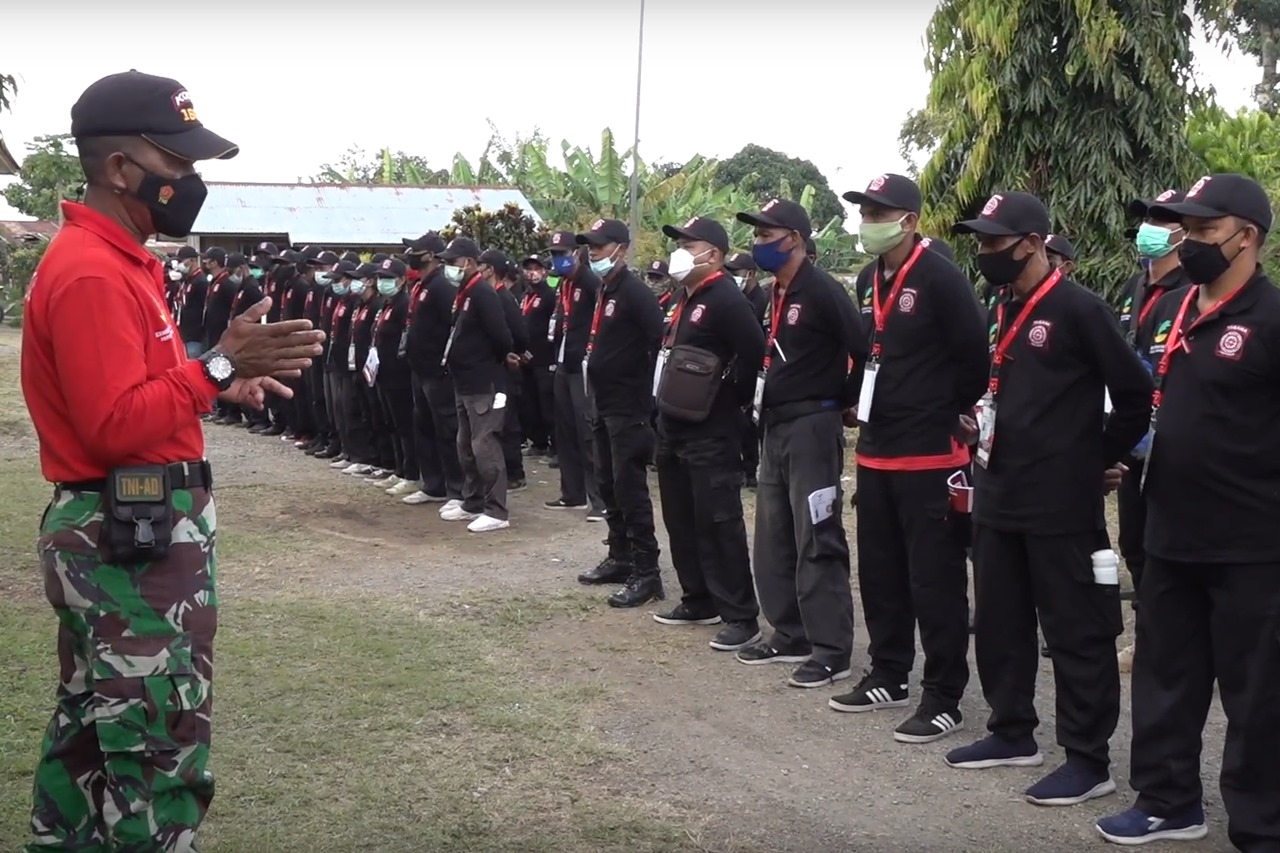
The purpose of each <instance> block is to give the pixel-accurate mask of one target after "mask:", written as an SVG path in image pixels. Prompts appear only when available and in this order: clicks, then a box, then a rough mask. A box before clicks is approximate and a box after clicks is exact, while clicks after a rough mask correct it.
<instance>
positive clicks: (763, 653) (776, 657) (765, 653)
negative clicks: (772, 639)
mask: <svg viewBox="0 0 1280 853" xmlns="http://www.w3.org/2000/svg"><path fill="white" fill-rule="evenodd" d="M735 657H736V658H737V659H738V663H745V664H746V665H747V666H757V665H758V664H763V663H804V662H805V661H807V660H808V659H809V652H808V651H807V650H806V651H800V650H793V651H787V650H785V649H775V648H774V647H773V646H771V645H769V644H768V643H757V644H755V645H754V646H747V647H746V648H745V649H739V650H738V654H737V655H735Z"/></svg>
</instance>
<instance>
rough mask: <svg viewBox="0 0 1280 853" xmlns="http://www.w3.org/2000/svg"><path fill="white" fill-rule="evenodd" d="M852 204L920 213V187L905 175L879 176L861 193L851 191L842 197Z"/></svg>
mask: <svg viewBox="0 0 1280 853" xmlns="http://www.w3.org/2000/svg"><path fill="white" fill-rule="evenodd" d="M843 198H844V200H845V201H847V202H851V203H853V204H878V205H880V206H881V207H888V208H892V209H893V210H908V211H910V212H912V213H916V214H918V213H920V207H921V198H920V187H918V186H916V182H915V181H913V180H911V179H910V178H908V177H907V176H905V175H881V176H880V177H878V178H875V179H873V180H872V181H871V183H869V184H867V188H866V189H865V190H863V191H862V192H858V191H857V190H852V191H850V192H847V193H845V194H844V196H843Z"/></svg>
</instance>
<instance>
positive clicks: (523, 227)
mask: <svg viewBox="0 0 1280 853" xmlns="http://www.w3.org/2000/svg"><path fill="white" fill-rule="evenodd" d="M440 236H441V237H443V238H444V239H445V240H452V239H453V238H454V237H459V236H463V237H470V238H471V239H473V240H475V241H476V242H477V243H479V244H480V248H482V249H501V250H502V251H504V252H506V253H507V255H508V256H509V257H511V258H512V259H513V260H515V261H519V260H521V259H523V258H525V257H528V256H529V255H531V254H534V253H535V252H540V251H542V250H543V249H544V248H545V247H546V245H547V238H548V236H549V232H548V230H547V227H546V226H545V225H539V224H538V223H537V222H536V221H535V220H534V218H533V217H532V216H529V215H527V214H526V213H525V212H524V211H523V210H521V209H520V205H518V204H516V203H514V202H508V203H507V204H505V205H503V207H502V209H501V210H482V209H481V207H480V205H478V204H476V205H472V206H470V207H464V208H461V209H459V210H455V211H454V212H453V222H452V223H451V224H449V225H446V226H445V227H444V228H442V229H440Z"/></svg>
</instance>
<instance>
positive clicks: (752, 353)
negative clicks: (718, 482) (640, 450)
mask: <svg viewBox="0 0 1280 853" xmlns="http://www.w3.org/2000/svg"><path fill="white" fill-rule="evenodd" d="M672 301H673V303H674V305H673V308H672V311H673V319H672V323H671V327H670V328H669V329H668V330H667V332H666V333H665V334H664V336H663V339H662V341H663V346H666V347H674V346H682V345H683V346H692V347H698V348H699V349H704V350H706V351H708V352H712V353H715V355H716V357H717V358H719V359H720V361H721V363H722V364H724V365H726V366H727V367H729V368H730V369H729V375H728V376H726V377H725V379H724V381H723V382H722V383H720V390H719V392H718V393H717V394H716V399H715V402H714V403H713V404H712V407H711V413H710V414H709V415H708V416H707V419H706V420H705V421H703V422H702V423H698V424H693V423H689V422H687V421H682V420H679V419H677V418H673V417H671V416H670V415H666V414H663V413H662V412H659V413H658V430H659V431H660V432H661V433H662V434H663V435H664V436H680V437H682V438H695V437H702V436H711V435H718V436H721V437H732V436H739V435H741V433H742V409H743V407H744V406H749V405H751V398H752V396H754V394H755V387H756V376H757V375H758V373H759V370H760V363H761V362H762V361H763V359H764V332H763V330H762V329H761V328H760V323H759V322H758V321H757V320H756V316H755V314H754V313H753V312H752V310H751V303H750V302H748V301H747V300H746V297H744V296H743V295H742V291H741V290H739V289H738V285H737V284H735V283H734V281H733V279H731V278H729V276H727V275H725V274H724V273H716V274H715V275H714V277H712V278H709V279H706V280H704V281H702V282H700V283H699V284H698V286H697V287H696V288H695V289H694V292H693V295H692V296H688V295H687V292H686V291H685V289H684V288H681V289H680V290H679V291H677V292H676V295H675V296H673V297H672ZM652 390H653V389H652V384H650V387H649V388H647V389H646V390H645V399H646V400H647V399H649V397H650V395H651V394H652Z"/></svg>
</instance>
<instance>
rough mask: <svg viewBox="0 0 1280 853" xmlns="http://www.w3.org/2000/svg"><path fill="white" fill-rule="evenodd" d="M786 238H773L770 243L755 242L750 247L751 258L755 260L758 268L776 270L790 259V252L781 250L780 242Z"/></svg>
mask: <svg viewBox="0 0 1280 853" xmlns="http://www.w3.org/2000/svg"><path fill="white" fill-rule="evenodd" d="M786 239H787V238H786V237H783V238H781V239H779V240H774V241H773V242H772V243H756V244H755V245H754V246H752V247H751V259H752V260H753V261H755V262H756V265H757V266H759V267H760V269H762V270H768V271H769V272H777V271H778V270H780V269H782V268H783V267H784V266H785V265H786V263H787V261H788V260H790V259H791V253H790V252H784V251H782V244H783V243H784V242H785V241H786Z"/></svg>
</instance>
